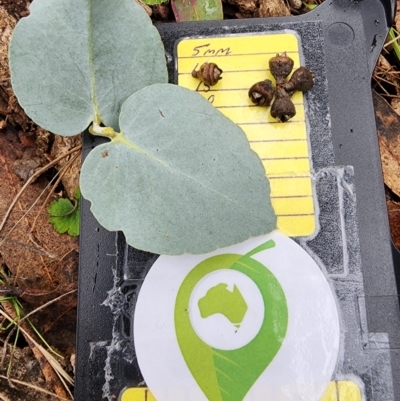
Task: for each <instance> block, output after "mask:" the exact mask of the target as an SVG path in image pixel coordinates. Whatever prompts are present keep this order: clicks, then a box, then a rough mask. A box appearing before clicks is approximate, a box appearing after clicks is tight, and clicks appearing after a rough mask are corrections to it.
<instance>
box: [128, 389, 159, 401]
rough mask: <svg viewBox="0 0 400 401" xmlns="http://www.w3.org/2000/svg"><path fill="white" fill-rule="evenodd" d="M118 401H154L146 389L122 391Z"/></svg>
mask: <svg viewBox="0 0 400 401" xmlns="http://www.w3.org/2000/svg"><path fill="white" fill-rule="evenodd" d="M120 401H156V399H155V398H154V397H153V394H151V392H150V390H149V389H147V388H133V387H131V388H127V389H126V390H124V391H123V393H122V394H121V397H120Z"/></svg>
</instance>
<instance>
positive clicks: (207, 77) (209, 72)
mask: <svg viewBox="0 0 400 401" xmlns="http://www.w3.org/2000/svg"><path fill="white" fill-rule="evenodd" d="M222 72H223V71H222V70H221V68H219V67H218V66H217V64H215V63H204V64H202V66H201V67H200V69H199V70H198V71H196V68H194V69H193V71H192V77H193V78H198V79H200V81H201V82H203V84H204V85H207V86H214V85H216V84H217V83H218V81H219V80H220V79H222V77H221V74H222Z"/></svg>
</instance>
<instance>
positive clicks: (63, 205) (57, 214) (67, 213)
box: [47, 188, 81, 237]
mask: <svg viewBox="0 0 400 401" xmlns="http://www.w3.org/2000/svg"><path fill="white" fill-rule="evenodd" d="M74 196H75V204H73V203H72V202H71V201H70V200H69V199H66V198H60V199H58V200H55V201H53V202H52V203H51V205H50V206H49V207H48V209H47V212H48V213H49V222H50V223H51V224H53V226H54V229H55V230H56V231H57V232H58V233H60V234H63V233H68V234H69V235H71V236H73V237H76V236H77V235H79V218H80V199H81V192H80V190H79V188H78V189H77V190H76V191H75V194H74Z"/></svg>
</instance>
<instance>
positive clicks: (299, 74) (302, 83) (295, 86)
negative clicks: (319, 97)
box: [283, 67, 315, 96]
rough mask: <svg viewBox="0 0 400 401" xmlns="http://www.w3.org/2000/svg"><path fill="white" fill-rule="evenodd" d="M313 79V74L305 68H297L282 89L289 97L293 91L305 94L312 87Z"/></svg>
mask: <svg viewBox="0 0 400 401" xmlns="http://www.w3.org/2000/svg"><path fill="white" fill-rule="evenodd" d="M314 78H315V76H314V73H313V72H312V71H311V70H309V69H308V68H307V67H299V68H298V69H297V70H296V71H295V72H294V73H293V74H292V76H291V77H290V79H289V81H288V82H287V83H285V84H284V85H283V87H284V89H285V90H286V92H287V93H288V94H289V95H290V96H291V95H293V92H294V91H302V92H306V91H309V90H310V89H312V87H313V86H314Z"/></svg>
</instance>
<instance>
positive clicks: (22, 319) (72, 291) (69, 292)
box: [18, 290, 77, 324]
mask: <svg viewBox="0 0 400 401" xmlns="http://www.w3.org/2000/svg"><path fill="white" fill-rule="evenodd" d="M76 291H77V290H71V291H68V292H66V293H65V294H62V295H60V296H59V297H57V298H54V299H52V300H51V301H49V302H46V303H45V304H43V305H41V306H39V307H38V308H36V309H34V310H33V311H31V312H29V313H28V314H26V315H25V316H24V317H23V318H21V319H20V320H19V322H18V324H21V322H22V321H24V320H25V319H27V318H28V317H30V316H32V315H33V314H34V313H36V312H39V311H40V310H42V309H44V308H46V307H47V306H49V305H51V304H53V303H54V302H57V301H59V300H60V299H62V298H64V297H66V296H67V295H70V294H73V293H74V292H76Z"/></svg>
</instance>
